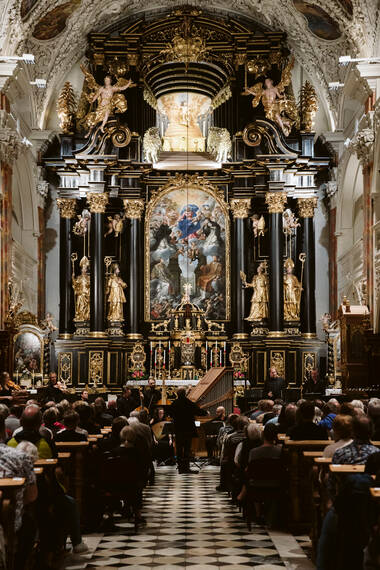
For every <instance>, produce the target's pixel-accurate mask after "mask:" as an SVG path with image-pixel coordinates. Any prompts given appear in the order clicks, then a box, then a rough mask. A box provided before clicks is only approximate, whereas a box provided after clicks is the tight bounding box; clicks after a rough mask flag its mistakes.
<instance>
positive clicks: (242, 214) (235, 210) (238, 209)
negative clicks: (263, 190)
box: [231, 198, 251, 220]
mask: <svg viewBox="0 0 380 570" xmlns="http://www.w3.org/2000/svg"><path fill="white" fill-rule="evenodd" d="M250 207H251V199H250V198H234V199H233V200H231V210H232V215H233V217H234V219H235V220H236V219H241V220H242V219H244V218H248V214H249V209H250Z"/></svg>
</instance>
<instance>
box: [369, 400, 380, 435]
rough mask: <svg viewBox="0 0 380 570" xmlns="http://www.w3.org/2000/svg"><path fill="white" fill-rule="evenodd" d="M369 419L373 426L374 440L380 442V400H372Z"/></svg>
mask: <svg viewBox="0 0 380 570" xmlns="http://www.w3.org/2000/svg"><path fill="white" fill-rule="evenodd" d="M367 413H368V417H369V418H370V420H371V422H372V426H373V435H372V439H373V440H374V441H379V440H380V398H371V399H370V401H369V404H368V412H367Z"/></svg>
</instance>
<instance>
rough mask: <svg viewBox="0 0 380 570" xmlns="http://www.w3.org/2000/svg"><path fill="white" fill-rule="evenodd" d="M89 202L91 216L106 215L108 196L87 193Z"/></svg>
mask: <svg viewBox="0 0 380 570" xmlns="http://www.w3.org/2000/svg"><path fill="white" fill-rule="evenodd" d="M86 198H87V202H88V204H89V206H90V212H91V214H104V212H105V211H106V206H107V204H108V194H105V193H103V194H99V193H97V192H87V194H86Z"/></svg>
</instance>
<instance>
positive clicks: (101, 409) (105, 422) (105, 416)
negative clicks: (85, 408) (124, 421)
mask: <svg viewBox="0 0 380 570" xmlns="http://www.w3.org/2000/svg"><path fill="white" fill-rule="evenodd" d="M112 420H113V417H112V416H111V414H109V413H108V412H107V406H106V403H105V401H104V399H103V398H96V400H95V402H94V421H95V423H97V424H99V425H100V426H101V427H104V426H110V425H111V424H112Z"/></svg>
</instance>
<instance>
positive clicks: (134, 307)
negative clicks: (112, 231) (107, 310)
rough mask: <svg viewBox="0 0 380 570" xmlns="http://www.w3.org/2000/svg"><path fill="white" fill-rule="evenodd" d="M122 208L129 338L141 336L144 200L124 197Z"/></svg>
mask: <svg viewBox="0 0 380 570" xmlns="http://www.w3.org/2000/svg"><path fill="white" fill-rule="evenodd" d="M124 208H125V214H126V217H127V218H128V219H129V236H128V238H129V239H128V244H129V250H128V258H129V263H128V278H127V282H128V290H127V306H128V316H127V330H128V333H127V336H128V337H129V338H131V339H138V338H141V336H142V335H141V332H140V321H141V307H142V299H143V298H144V277H143V268H144V251H143V239H142V232H141V224H142V222H141V216H142V213H143V211H144V201H143V200H140V199H125V200H124Z"/></svg>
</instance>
